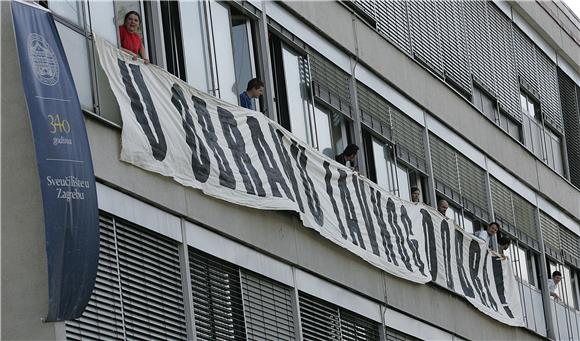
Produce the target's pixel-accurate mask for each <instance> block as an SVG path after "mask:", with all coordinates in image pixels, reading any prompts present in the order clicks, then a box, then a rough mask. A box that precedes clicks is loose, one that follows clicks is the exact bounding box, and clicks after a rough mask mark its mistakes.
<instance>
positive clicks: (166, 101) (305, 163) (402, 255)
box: [97, 38, 523, 326]
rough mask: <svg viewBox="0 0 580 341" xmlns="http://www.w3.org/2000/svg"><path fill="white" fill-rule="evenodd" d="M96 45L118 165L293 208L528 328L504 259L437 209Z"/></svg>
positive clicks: (358, 250)
mask: <svg viewBox="0 0 580 341" xmlns="http://www.w3.org/2000/svg"><path fill="white" fill-rule="evenodd" d="M97 47H98V52H99V56H100V61H101V65H102V67H103V69H104V70H105V73H106V74H107V76H108V78H109V82H110V85H111V88H112V90H113V93H114V94H115V96H116V98H117V101H118V103H119V107H120V109H121V115H122V118H123V133H122V152H121V159H122V160H123V161H126V162H129V163H131V164H133V165H135V166H138V167H141V168H143V169H146V170H149V171H152V172H156V173H159V174H162V175H165V176H168V177H171V178H173V179H174V180H175V181H177V182H179V183H180V184H182V185H184V186H190V187H193V188H197V189H200V190H201V191H203V193H205V194H206V195H209V196H212V197H215V198H219V199H223V200H225V201H228V202H231V203H235V204H238V205H244V206H247V207H253V208H257V209H263V210H292V211H295V212H297V213H299V215H300V218H301V220H302V222H303V224H304V226H306V227H309V228H312V229H314V230H316V231H318V232H319V233H320V234H321V235H322V236H324V237H325V238H327V239H329V240H331V241H332V242H333V243H335V244H337V245H340V246H341V247H343V248H345V249H347V250H349V251H350V252H353V253H354V254H356V255H358V256H359V257H361V258H363V259H365V260H366V261H368V262H369V263H371V264H372V265H374V266H376V267H378V268H380V269H382V270H384V271H386V272H388V273H390V274H392V275H395V276H398V277H401V278H404V279H407V280H409V281H413V282H416V283H427V282H430V281H433V282H435V283H437V284H439V285H441V286H442V287H444V288H447V289H448V290H451V291H453V292H455V293H457V294H458V295H460V296H462V297H464V298H465V299H467V300H468V301H469V302H470V303H471V304H473V305H474V306H475V307H477V308H478V309H479V310H480V311H482V312H483V313H485V314H487V315H489V316H491V317H493V318H495V319H496V320H498V321H501V322H503V323H506V324H508V325H512V326H522V325H523V319H522V315H521V312H522V310H521V306H520V300H519V297H518V293H517V291H515V290H513V288H516V286H517V283H516V280H515V277H514V275H513V273H512V269H511V266H510V265H509V262H508V261H506V260H501V259H499V258H497V257H494V256H493V255H492V254H491V253H490V251H489V250H488V248H487V245H486V243H484V242H483V241H482V240H480V239H478V238H475V237H474V236H472V235H470V234H468V233H466V232H464V231H463V230H461V229H460V228H459V227H457V226H455V225H454V224H453V222H451V221H449V220H447V219H446V218H444V217H442V216H441V215H440V214H439V213H438V212H437V211H435V210H434V209H433V208H431V207H428V206H425V205H422V204H412V203H410V202H407V201H404V200H401V199H399V198H397V197H395V196H392V195H390V194H389V193H388V192H386V191H385V190H383V189H382V188H379V187H378V186H377V185H376V184H374V183H373V182H371V181H369V180H368V179H366V178H364V177H361V176H359V175H358V174H356V173H353V172H352V171H350V170H349V169H348V168H346V167H344V166H342V165H340V164H338V163H336V162H335V161H333V160H330V159H328V158H326V157H325V156H324V155H323V154H322V153H319V152H318V151H316V150H315V149H313V148H312V147H310V146H308V145H307V144H304V143H302V142H300V141H298V140H297V139H296V138H295V137H294V136H293V135H292V134H291V133H289V132H288V131H286V130H285V129H284V128H282V127H281V126H280V125H278V124H277V123H276V122H274V121H272V120H270V119H268V118H267V117H265V116H264V115H262V114H261V113H259V112H255V111H251V110H247V109H244V108H241V107H238V106H235V105H232V104H229V103H227V102H225V101H222V100H220V99H217V98H215V97H212V96H210V95H208V94H206V93H204V92H201V91H198V90H196V89H194V88H192V87H191V86H189V85H188V84H187V83H185V82H183V81H182V80H180V79H178V78H176V77H174V76H173V75H171V74H169V73H168V72H166V71H164V70H162V69H160V68H159V67H157V66H154V65H143V64H141V63H138V62H134V61H132V60H131V59H130V58H128V57H127V56H126V55H125V54H124V53H122V52H120V51H119V50H118V49H117V48H116V47H114V46H112V45H110V44H109V43H108V42H106V41H104V40H102V39H99V38H97Z"/></svg>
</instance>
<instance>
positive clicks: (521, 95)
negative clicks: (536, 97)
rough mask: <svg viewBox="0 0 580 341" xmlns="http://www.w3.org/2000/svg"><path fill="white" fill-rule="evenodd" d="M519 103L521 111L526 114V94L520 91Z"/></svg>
mask: <svg viewBox="0 0 580 341" xmlns="http://www.w3.org/2000/svg"><path fill="white" fill-rule="evenodd" d="M520 105H521V107H522V112H523V113H524V114H526V115H527V114H528V100H527V99H526V96H524V95H523V94H521V93H520Z"/></svg>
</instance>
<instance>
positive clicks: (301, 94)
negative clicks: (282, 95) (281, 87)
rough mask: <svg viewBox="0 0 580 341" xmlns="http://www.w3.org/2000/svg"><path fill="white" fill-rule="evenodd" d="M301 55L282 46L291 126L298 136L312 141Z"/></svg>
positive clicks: (303, 139)
mask: <svg viewBox="0 0 580 341" xmlns="http://www.w3.org/2000/svg"><path fill="white" fill-rule="evenodd" d="M300 58H301V57H300V56H298V55H296V54H294V53H292V52H291V51H289V50H288V49H286V48H282V59H283V63H284V79H285V80H286V92H287V96H288V112H289V113H290V128H291V131H292V133H293V134H294V135H296V137H298V138H300V139H302V141H304V142H306V143H310V142H311V139H310V133H309V131H310V122H309V117H308V102H307V100H306V98H307V97H306V94H305V91H304V90H303V89H304V84H303V82H302V78H301V76H300V63H301V61H300Z"/></svg>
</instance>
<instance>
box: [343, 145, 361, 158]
mask: <svg viewBox="0 0 580 341" xmlns="http://www.w3.org/2000/svg"><path fill="white" fill-rule="evenodd" d="M357 152H358V146H357V145H356V144H354V143H351V144H349V145H348V146H346V148H344V151H343V152H342V154H343V155H344V156H350V155H354V154H356V153H357Z"/></svg>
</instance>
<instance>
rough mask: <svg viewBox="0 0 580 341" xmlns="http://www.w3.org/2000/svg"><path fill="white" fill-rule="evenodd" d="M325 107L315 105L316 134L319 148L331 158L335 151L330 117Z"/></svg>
mask: <svg viewBox="0 0 580 341" xmlns="http://www.w3.org/2000/svg"><path fill="white" fill-rule="evenodd" d="M328 116H329V114H328V112H327V111H326V110H325V109H322V108H319V107H318V106H315V107H314V119H315V120H316V134H317V140H318V150H319V151H320V152H322V153H323V154H324V155H326V156H328V157H329V158H331V159H334V156H335V153H334V151H333V150H332V137H331V136H330V118H329V117H328Z"/></svg>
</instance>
